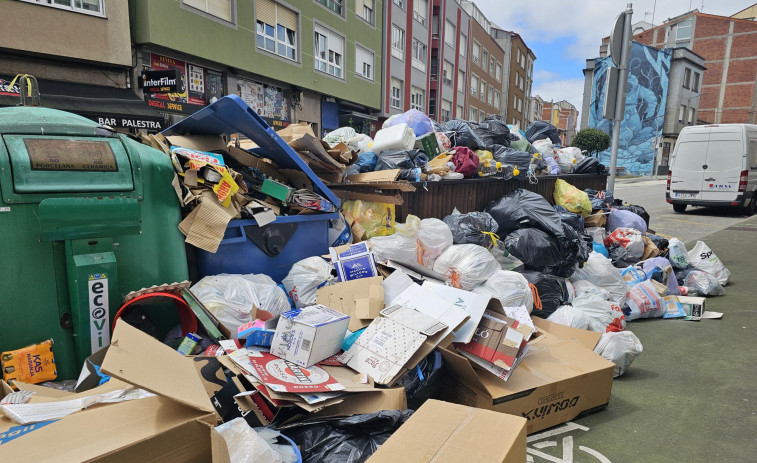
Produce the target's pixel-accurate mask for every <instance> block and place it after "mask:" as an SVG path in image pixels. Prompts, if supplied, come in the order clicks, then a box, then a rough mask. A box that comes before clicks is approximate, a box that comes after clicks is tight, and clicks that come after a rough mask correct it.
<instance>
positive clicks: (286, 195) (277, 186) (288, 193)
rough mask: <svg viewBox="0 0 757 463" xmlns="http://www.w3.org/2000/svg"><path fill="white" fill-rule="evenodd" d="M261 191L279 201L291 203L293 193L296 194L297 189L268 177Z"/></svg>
mask: <svg viewBox="0 0 757 463" xmlns="http://www.w3.org/2000/svg"><path fill="white" fill-rule="evenodd" d="M260 192H261V193H265V194H267V195H268V196H270V197H271V198H276V199H278V200H279V201H283V202H285V203H289V202H291V201H292V195H294V192H295V189H294V188H292V187H289V186H286V185H283V184H281V183H279V182H276V181H274V180H271V179H268V178H267V179H265V180H263V185H262V186H261V187H260Z"/></svg>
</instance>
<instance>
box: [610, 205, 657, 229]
mask: <svg viewBox="0 0 757 463" xmlns="http://www.w3.org/2000/svg"><path fill="white" fill-rule="evenodd" d="M605 228H606V229H607V234H608V235H609V234H610V233H612V232H614V231H615V229H616V228H633V229H636V230H639V231H640V232H641V234H642V235H644V234H645V233H646V232H647V223H646V222H644V219H642V218H641V216H640V215H638V214H635V213H633V212H631V211H626V210H623V209H612V210H611V211H610V214H609V215H608V216H607V226H606V227H605Z"/></svg>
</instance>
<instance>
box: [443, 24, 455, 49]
mask: <svg viewBox="0 0 757 463" xmlns="http://www.w3.org/2000/svg"><path fill="white" fill-rule="evenodd" d="M444 43H446V44H447V45H450V46H453V47H454V46H455V25H454V24H452V21H450V20H447V22H446V23H445V24H444Z"/></svg>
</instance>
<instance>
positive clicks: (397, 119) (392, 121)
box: [383, 109, 434, 137]
mask: <svg viewBox="0 0 757 463" xmlns="http://www.w3.org/2000/svg"><path fill="white" fill-rule="evenodd" d="M403 122H404V123H405V124H407V126H408V127H410V128H411V129H413V132H415V136H416V137H421V136H423V135H426V134H427V133H429V132H433V131H434V124H433V123H432V122H431V119H430V118H429V117H428V116H427V115H426V114H424V113H422V112H420V111H418V110H417V109H411V110H409V111H406V112H404V113H402V114H399V115H397V116H394V117H392V118H389V119H387V121H386V123H385V124H384V125H383V128H387V127H392V126H395V125H397V124H402V123H403Z"/></svg>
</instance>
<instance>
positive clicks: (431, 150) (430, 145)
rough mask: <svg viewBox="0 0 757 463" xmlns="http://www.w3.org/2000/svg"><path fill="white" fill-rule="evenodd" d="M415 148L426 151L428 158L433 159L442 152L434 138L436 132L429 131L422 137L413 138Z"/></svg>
mask: <svg viewBox="0 0 757 463" xmlns="http://www.w3.org/2000/svg"><path fill="white" fill-rule="evenodd" d="M415 149H421V150H423V151H424V152H425V153H426V156H428V159H429V160H431V159H434V158H435V157H437V156H439V155H440V154H441V153H442V150H441V148H439V141H438V140H437V139H436V133H434V132H429V133H427V134H426V135H424V136H422V137H418V138H416V139H415Z"/></svg>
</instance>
